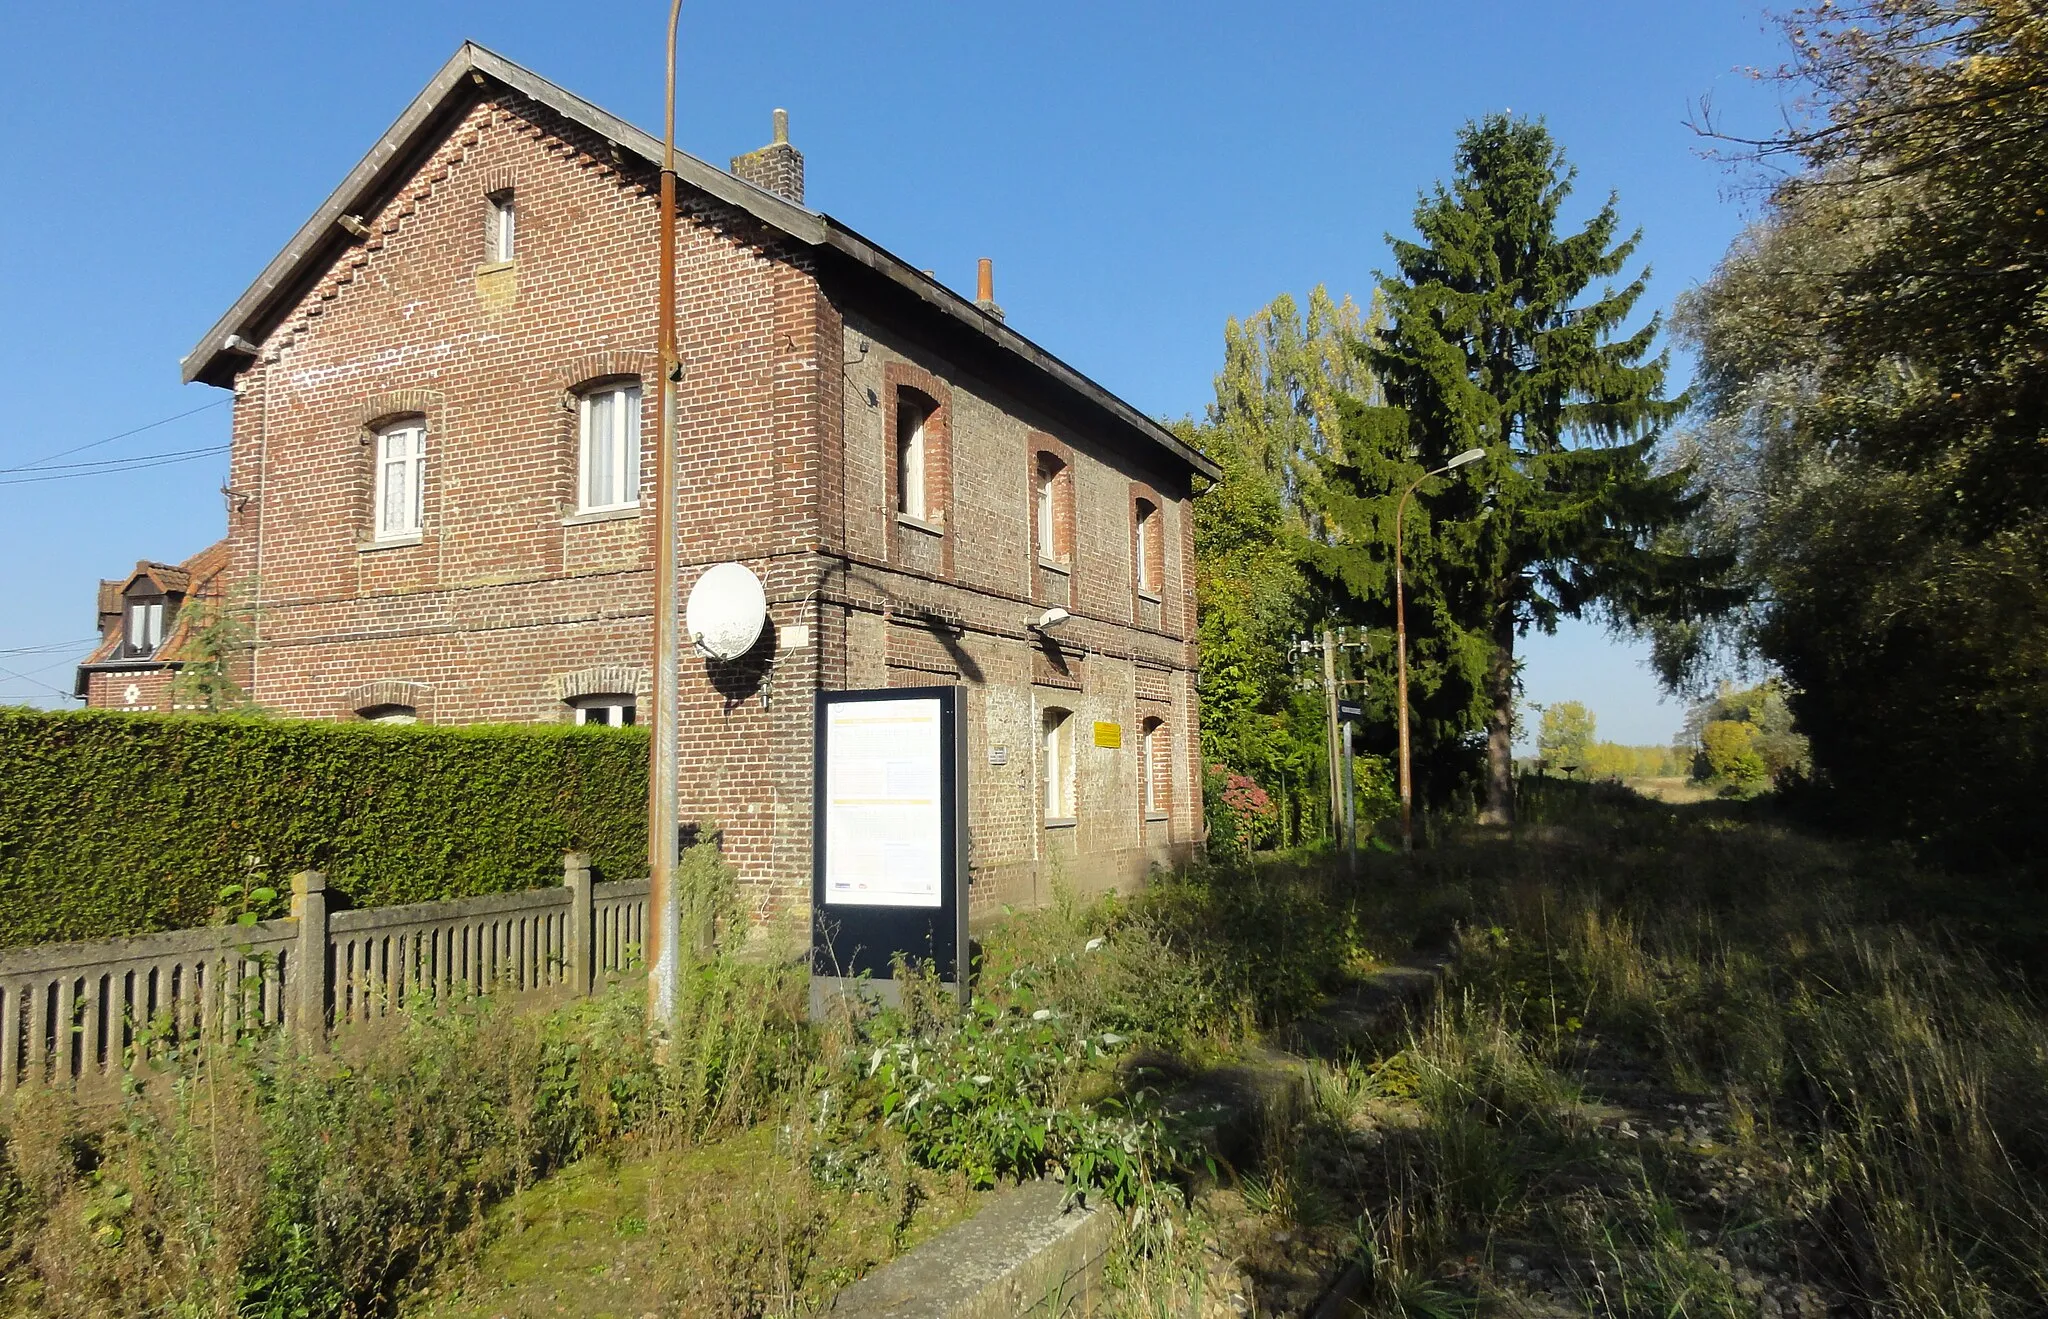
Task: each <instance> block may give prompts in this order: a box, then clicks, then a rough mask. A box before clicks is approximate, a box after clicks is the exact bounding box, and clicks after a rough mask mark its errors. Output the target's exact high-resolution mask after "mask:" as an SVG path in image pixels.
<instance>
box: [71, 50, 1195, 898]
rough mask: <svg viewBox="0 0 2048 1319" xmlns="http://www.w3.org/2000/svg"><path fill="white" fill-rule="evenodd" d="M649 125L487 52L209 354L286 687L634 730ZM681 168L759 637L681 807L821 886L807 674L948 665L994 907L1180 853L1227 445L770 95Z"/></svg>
mask: <svg viewBox="0 0 2048 1319" xmlns="http://www.w3.org/2000/svg"><path fill="white" fill-rule="evenodd" d="M660 152H661V148H660V144H659V143H658V142H657V141H655V140H654V139H652V138H650V137H648V136H647V135H646V134H645V133H642V132H641V131H639V130H638V129H636V128H633V127H631V126H630V125H628V124H625V123H623V122H621V121H620V120H618V119H615V118H613V117H612V116H611V115H609V114H606V113H605V112H604V111H602V110H599V109H598V108H596V107H595V106H593V105H590V104H589V103H588V102H585V101H583V100H581V99H579V98H577V97H575V96H573V95H571V94H570V93H568V92H566V91H564V90H562V89H561V88H559V87H557V86H555V85H554V84H552V83H550V82H547V81H546V80H545V79H542V78H540V77H537V76H535V75H534V74H532V73H530V72H528V71H527V70H525V69H523V68H520V67H519V66H518V65H515V64H512V63H510V62H509V61H506V60H504V59H502V58H500V57H499V56H497V55H494V54H492V53H490V52H489V51H486V50H482V49H480V48H478V47H476V46H474V45H465V46H463V47H462V49H461V50H460V51H458V52H457V53H456V55H455V57H454V58H453V59H452V60H450V61H449V62H448V64H447V65H446V66H445V67H444V68H443V69H442V70H441V72H440V73H439V74H437V75H436V76H435V78H434V80H433V82H432V83H431V84H429V86H428V87H427V89H426V90H425V91H424V92H422V93H421V94H420V96H419V98H418V99H417V100H415V101H414V102H413V104H412V105H411V106H410V107H409V108H408V109H407V110H406V112H405V113H404V114H403V115H402V116H401V117H400V118H399V120H398V122H397V123H396V124H395V125H393V127H392V128H391V130H390V131H389V132H388V133H387V134H385V136H384V137H383V139H382V140H380V142H379V143H378V145H377V147H376V148H375V149H374V150H372V151H371V153H370V154H369V155H368V156H366V157H365V158H364V159H363V160H362V162H361V163H359V164H358V165H357V166H356V167H355V169H354V170H353V171H351V172H350V173H349V175H348V177H347V178H346V179H344V180H343V182H342V184H341V186H340V187H339V188H338V189H337V190H336V191H335V192H334V193H333V195H332V196H330V197H329V198H328V199H327V201H326V202H325V203H324V204H323V205H322V206H321V207H320V209H319V210H318V212H317V213H315V214H314V216H313V218H312V219H311V220H309V221H308V222H307V223H306V225H305V226H304V228H302V229H301V230H300V231H299V232H298V234H297V235H295V236H294V237H293V238H292V240H291V242H290V243H289V244H287V246H286V247H285V249H284V251H283V252H282V253H281V254H280V255H279V256H278V257H277V258H276V259H275V260H274V261H272V262H271V263H270V265H269V267H268V268H266V269H265V270H264V271H263V273H262V275H261V276H260V277H259V278H258V279H257V281H256V283H255V284H254V285H252V286H251V287H250V289H249V290H248V291H247V292H246V293H244V294H243V295H242V297H241V299H240V300H239V301H237V302H236V303H235V305H234V307H233V308H232V309H230V310H229V311H228V313H227V314H226V315H225V316H224V317H222V319H221V321H220V322H219V324H217V325H216V326H215V327H214V328H213V329H212V330H210V331H208V333H207V335H206V337H205V338H204V339H203V340H201V342H200V343H199V345H198V347H196V348H195V349H194V350H193V351H192V353H191V354H190V356H188V357H187V358H186V360H185V363H184V372H185V378H186V379H187V380H198V381H204V382H206V383H208V384H213V385H218V386H220V387H222V388H227V389H232V390H233V391H234V393H235V413H234V431H233V459H232V466H231V469H230V476H229V483H228V489H227V491H226V494H227V498H228V503H229V508H230V513H229V515H228V534H227V539H226V541H225V542H224V544H225V546H226V564H225V566H224V569H223V570H224V571H225V572H226V573H227V574H228V576H227V577H226V578H225V580H228V581H232V582H236V583H251V584H252V586H251V587H250V588H248V589H250V590H251V591H252V592H253V599H252V601H251V603H252V604H253V605H254V606H255V609H254V612H253V627H254V632H255V646H254V649H253V653H252V656H251V659H250V662H249V664H248V668H247V672H246V673H244V674H242V675H240V676H241V680H242V682H243V684H244V685H245V686H246V687H247V689H248V690H249V693H250V695H251V697H252V698H253V699H254V700H255V701H256V702H258V703H259V704H260V705H262V706H263V707H264V708H266V709H269V710H272V711H275V712H278V713H281V714H289V715H305V716H316V717H327V718H342V719H347V718H371V719H374V718H406V717H413V718H417V719H419V720H420V721H422V722H430V723H443V724H447V723H467V722H473V721H480V720H578V721H582V722H590V723H625V722H631V721H633V719H634V717H635V714H636V711H637V707H638V704H639V702H640V701H641V700H642V699H643V698H644V697H645V696H646V694H647V692H648V691H649V688H650V676H649V666H650V660H651V655H652V633H653V629H652V609H653V604H654V601H653V530H654V517H653V513H652V509H651V507H650V503H649V501H650V498H651V494H652V484H651V483H652V477H653V469H654V463H653V453H652V447H651V446H652V444H653V442H654V439H655V426H654V418H653V416H652V412H653V408H652V406H651V400H652V399H653V398H654V396H655V394H656V388H655V384H656V382H655V381H654V380H653V379H652V376H653V375H654V373H655V371H656V369H657V366H656V363H657V358H656V339H655V334H656V308H655V289H656V281H655V274H656V271H655V262H656V250H657V248H656V238H657V234H656V231H657V227H658V226H657V219H658V213H657V209H656V205H657V203H656V191H657V187H658V179H657V171H656V167H655V165H654V164H653V163H652V162H655V161H658V160H659V158H660ZM679 176H680V184H679V197H680V201H679V210H680V220H679V224H678V234H677V267H678V272H679V274H678V283H679V304H680V305H679V307H678V322H679V328H678V338H679V343H680V352H681V356H682V359H683V362H684V375H683V379H682V382H681V385H680V416H679V422H678V435H679V453H680V460H679V467H680V485H681V493H680V500H679V505H678V510H677V526H678V532H677V536H678V546H679V559H680V561H681V563H682V565H683V568H682V572H681V588H682V590H683V591H684V592H687V591H688V589H689V587H690V586H691V584H692V583H693V582H694V581H695V579H696V577H697V575H698V574H699V573H701V572H702V571H703V570H704V569H705V568H707V567H709V566H711V565H713V564H716V563H719V562H721V561H726V560H736V561H739V562H741V563H745V564H746V565H748V566H749V567H750V568H752V569H753V570H754V572H755V573H756V574H757V575H758V576H759V577H760V578H761V580H762V582H763V583H764V584H765V586H766V589H767V595H768V601H769V612H770V614H771V616H772V623H773V626H771V627H770V628H768V629H767V631H766V634H765V635H764V637H763V639H762V641H761V643H760V644H759V645H758V646H757V647H756V649H755V650H754V652H753V653H751V654H750V655H748V656H746V657H745V658H744V659H742V660H740V661H737V662H734V663H729V664H728V663H720V662H714V661H710V660H706V659H697V658H687V657H686V659H685V662H684V673H683V695H682V701H683V716H682V742H683V755H684V789H683V801H682V802H681V809H682V812H683V818H685V819H693V820H697V821H699V822H701V823H703V824H705V825H707V826H711V827H715V828H717V829H719V830H720V831H722V834H723V838H724V843H725V847H726V851H727V854H728V856H729V857H730V858H731V859H732V860H733V861H734V862H735V863H736V864H737V865H738V867H739V869H740V872H741V875H742V877H743V880H744V882H745V883H746V884H747V885H748V886H749V889H750V892H751V893H752V896H753V897H754V898H755V900H756V902H757V905H758V906H759V907H760V908H761V909H762V910H764V911H766V910H775V909H784V908H790V907H799V908H800V907H802V906H804V905H806V904H807V903H808V901H809V894H810V866H811V847H810V824H811V819H810V817H811V732H812V699H811V698H812V693H813V692H814V691H816V690H818V689H821V688H833V689H837V688H857V687H881V686H888V685H923V684H930V683H958V684H964V685H965V686H966V687H967V688H968V691H969V696H968V700H967V710H968V719H969V729H970V731H969V747H970V755H971V761H972V766H973V772H972V778H971V780H970V789H971V794H972V811H971V819H970V838H971V854H972V869H973V881H974V893H975V903H976V906H977V907H985V906H986V905H987V904H989V903H1001V902H1030V901H1033V900H1035V899H1036V898H1038V897H1041V896H1043V895H1045V894H1046V893H1047V892H1048V889H1049V884H1050V883H1051V882H1052V880H1053V878H1054V876H1055V875H1056V874H1063V875H1065V876H1066V877H1067V878H1068V879H1069V880H1070V881H1071V882H1073V883H1074V884H1075V885H1077V886H1078V887H1080V888H1083V889H1087V888H1093V887H1099V886H1101V885H1105V884H1110V883H1121V882H1125V881H1128V880H1130V879H1132V878H1135V877H1137V876H1140V875H1142V874H1143V872H1144V871H1145V869H1146V868H1147V867H1148V865H1149V864H1150V863H1151V862H1153V861H1156V860H1166V859H1169V858H1174V857H1178V856H1182V855H1185V854H1186V853H1187V852H1188V851H1189V850H1190V849H1191V848H1192V847H1193V846H1194V845H1195V844H1196V842H1197V841H1198V840H1199V838H1200V836H1201V820H1202V814H1201V810H1200V800H1201V796H1200V795H1201V774H1200V764H1199V759H1198V751H1197V728H1196V710H1195V652H1194V636H1195V620H1194V596H1193V589H1192V563H1191V559H1192V555H1193V548H1192V547H1193V540H1192V523H1191V518H1190V516H1189V513H1190V510H1189V499H1190V496H1191V491H1192V485H1193V482H1194V480H1195V478H1196V477H1197V476H1208V477H1213V476H1214V475H1215V474H1216V473H1215V469H1214V468H1213V467H1212V466H1211V465H1210V464H1209V463H1208V461H1207V460H1206V459H1204V458H1203V457H1201V455H1199V454H1198V453H1196V452H1194V451H1193V450H1191V449H1189V448H1188V447H1187V446H1186V445H1185V444H1184V443H1182V442H1181V441H1180V440H1179V439H1178V438H1176V437H1175V436H1174V435H1172V434H1171V433H1170V432H1168V431H1166V430H1165V429H1163V428H1162V427H1160V426H1159V425H1158V424H1157V423H1156V422H1154V421H1152V420H1150V419H1149V418H1147V417H1145V416H1143V415H1142V414H1140V413H1139V412H1137V411H1136V410H1135V409H1133V408H1132V407H1130V406H1129V405H1128V404H1126V403H1124V402H1122V401H1121V400H1119V399H1117V398H1116V397H1114V396H1113V395H1111V394H1109V393H1108V392H1107V391H1105V390H1104V389H1102V388H1101V387H1100V386H1099V385H1096V384H1094V383H1093V382H1092V381H1090V380H1088V379H1087V378H1085V377H1083V376H1082V375H1080V374H1079V373H1077V372H1076V371H1074V370H1073V369H1072V368H1071V367H1068V366H1066V365H1065V364H1064V363H1062V362H1060V361H1058V360H1057V359H1055V358H1054V357H1052V356H1051V355H1050V354H1048V353H1046V352H1045V351H1044V350H1043V349H1041V348H1039V347H1037V346H1036V345H1035V344H1033V343H1031V342H1030V341H1029V340H1027V339H1025V338H1023V337H1022V336H1021V335H1019V334H1017V333H1016V332H1015V331H1014V330H1012V329H1010V328H1009V327H1008V326H1006V325H1005V324H1004V322H1003V318H1002V313H1001V312H1000V311H999V310H998V309H997V308H996V307H995V305H994V302H993V300H992V296H991V290H990V289H989V288H988V287H987V272H986V269H985V268H984V271H983V287H982V289H981V293H982V296H981V298H980V299H979V300H978V301H972V302H971V301H968V300H966V299H964V298H962V297H960V296H958V295H957V294H954V293H952V292H951V291H949V290H947V289H946V288H944V287H943V286H941V285H940V284H938V283H937V282H936V281H935V280H934V279H932V278H931V277H930V276H928V275H925V274H922V273H920V272H919V271H918V270H916V269H915V268H913V267H912V266H910V265H908V264H906V263H905V262H904V261H902V260H900V259H899V258H897V257H895V256H893V255H891V254H889V253H887V252H884V251H882V250H881V249H879V248H877V247H876V246H875V245H874V244H872V243H870V242H869V241H868V240H866V239H864V238H862V237H860V236H859V235H858V234H855V233H854V232H852V231H851V230H849V229H847V228H846V227H845V226H844V225H842V224H840V223H839V222H837V221H836V220H833V219H831V218H829V217H827V216H824V215H821V214H819V213H817V212H814V211H811V210H808V209H806V208H805V207H804V205H803V158H802V156H801V155H800V154H798V152H797V151H796V150H795V148H793V147H792V146H791V145H790V144H789V142H788V141H787V136H786V122H785V121H784V119H783V117H782V116H781V114H780V112H778V113H777V116H776V133H775V141H774V142H773V143H772V144H771V145H769V146H767V147H765V148H762V149H761V150H759V151H756V152H753V153H751V154H749V155H747V156H742V157H739V158H738V159H736V160H734V161H733V168H732V172H731V173H727V172H725V171H721V170H718V169H715V168H713V167H711V166H709V165H706V164H705V163H703V162H702V161H698V160H695V159H692V158H689V157H681V158H680V164H679ZM1052 606H1058V607H1060V608H1063V609H1066V610H1069V611H1071V613H1072V615H1073V617H1072V619H1071V620H1070V621H1069V622H1068V623H1066V624H1065V625H1063V626H1062V627H1060V628H1059V629H1058V631H1057V637H1058V642H1057V644H1053V643H1051V642H1048V641H1043V640H1041V638H1040V637H1039V635H1038V634H1037V633H1035V632H1034V631H1033V630H1032V624H1034V623H1035V622H1036V621H1037V620H1038V619H1039V618H1040V616H1041V615H1042V614H1043V613H1044V612H1045V610H1046V609H1048V608H1049V607H1052ZM109 676H110V677H112V676H117V675H109ZM86 677H87V679H89V680H90V682H91V684H92V686H91V690H92V692H93V703H94V704H102V705H103V704H110V703H111V704H115V705H119V704H121V702H120V701H119V700H117V699H115V700H110V699H109V698H111V697H117V696H118V695H119V694H120V693H121V691H122V689H121V688H120V687H118V686H117V685H113V684H112V683H110V682H103V681H102V680H101V678H100V676H99V675H98V674H97V673H94V674H90V675H87V676H86ZM85 680H86V679H82V681H85Z"/></svg>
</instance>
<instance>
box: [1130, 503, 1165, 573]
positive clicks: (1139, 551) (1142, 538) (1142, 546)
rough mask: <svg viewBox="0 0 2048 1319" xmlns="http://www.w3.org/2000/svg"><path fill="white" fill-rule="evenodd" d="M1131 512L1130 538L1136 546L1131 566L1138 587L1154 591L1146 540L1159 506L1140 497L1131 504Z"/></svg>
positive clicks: (1150, 553)
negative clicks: (1133, 520)
mask: <svg viewBox="0 0 2048 1319" xmlns="http://www.w3.org/2000/svg"><path fill="white" fill-rule="evenodd" d="M1131 512H1132V515H1133V517H1134V518H1135V525H1134V528H1133V530H1134V535H1133V537H1132V540H1133V544H1134V545H1135V546H1136V549H1135V551H1134V555H1133V557H1134V558H1135V559H1136V563H1135V564H1134V565H1133V566H1134V567H1135V568H1136V569H1137V573H1138V589H1139V590H1140V591H1148V592H1153V593H1156V592H1157V591H1158V589H1159V588H1158V587H1157V586H1155V585H1153V582H1152V547H1151V545H1150V544H1148V541H1149V540H1150V539H1151V532H1152V531H1153V523H1154V520H1155V519H1156V518H1158V516H1159V506H1158V505H1156V504H1154V503H1153V502H1152V501H1151V500H1149V499H1140V500H1138V501H1137V502H1136V503H1135V504H1133V505H1132V506H1131Z"/></svg>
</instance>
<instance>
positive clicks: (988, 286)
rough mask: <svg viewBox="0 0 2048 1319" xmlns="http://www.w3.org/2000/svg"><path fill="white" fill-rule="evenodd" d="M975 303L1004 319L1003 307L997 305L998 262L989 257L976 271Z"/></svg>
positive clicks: (996, 316) (990, 314)
mask: <svg viewBox="0 0 2048 1319" xmlns="http://www.w3.org/2000/svg"><path fill="white" fill-rule="evenodd" d="M974 305H975V306H977V307H979V308H981V310H982V312H983V313H984V314H986V315H989V316H993V317H995V318H996V319H997V320H1001V319H1003V309H1002V308H1001V307H998V306H996V263H995V262H993V261H991V260H989V259H988V258H987V257H983V258H982V259H981V263H980V265H979V266H978V267H977V268H976V270H975V272H974Z"/></svg>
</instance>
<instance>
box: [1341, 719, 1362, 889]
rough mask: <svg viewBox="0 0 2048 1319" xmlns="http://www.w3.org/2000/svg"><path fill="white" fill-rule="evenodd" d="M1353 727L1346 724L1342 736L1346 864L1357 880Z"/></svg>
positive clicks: (1356, 786) (1356, 813)
mask: <svg viewBox="0 0 2048 1319" xmlns="http://www.w3.org/2000/svg"><path fill="white" fill-rule="evenodd" d="M1351 734H1352V727H1351V725H1350V724H1345V725H1344V726H1343V729H1342V731H1341V734H1340V736H1342V737H1343V739H1344V851H1345V858H1346V864H1347V865H1348V866H1349V867H1350V870H1351V874H1352V876H1353V877H1354V878H1355V877H1356V876H1357V874H1358V780H1357V777H1356V772H1355V771H1354V770H1353V769H1352V766H1351V754H1352V751H1351Z"/></svg>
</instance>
